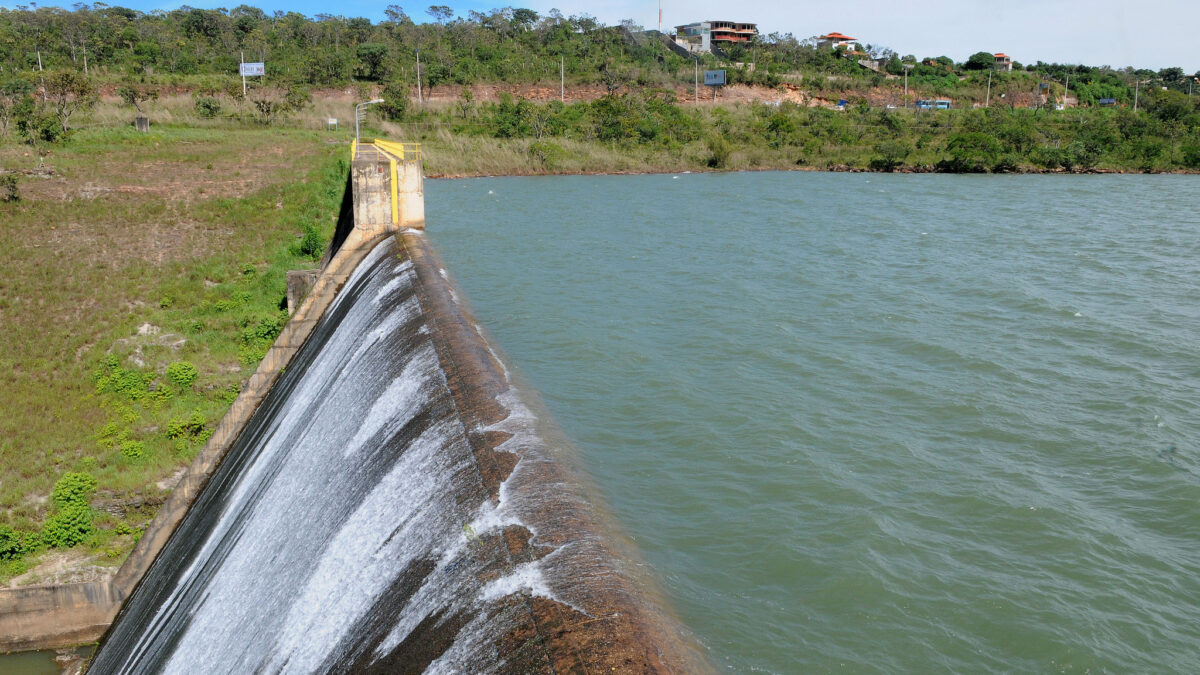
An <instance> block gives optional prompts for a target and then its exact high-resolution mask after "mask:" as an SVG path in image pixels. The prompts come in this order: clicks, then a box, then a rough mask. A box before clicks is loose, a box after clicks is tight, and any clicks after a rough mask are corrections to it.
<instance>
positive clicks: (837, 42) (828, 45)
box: [817, 33, 858, 51]
mask: <svg viewBox="0 0 1200 675" xmlns="http://www.w3.org/2000/svg"><path fill="white" fill-rule="evenodd" d="M857 41H858V38H852V37H850V36H849V35H842V34H841V33H830V34H828V35H822V36H820V37H818V38H817V46H818V47H822V48H825V49H837V48H838V47H845V48H846V49H849V50H851V51H853V50H854V43H855V42H857Z"/></svg>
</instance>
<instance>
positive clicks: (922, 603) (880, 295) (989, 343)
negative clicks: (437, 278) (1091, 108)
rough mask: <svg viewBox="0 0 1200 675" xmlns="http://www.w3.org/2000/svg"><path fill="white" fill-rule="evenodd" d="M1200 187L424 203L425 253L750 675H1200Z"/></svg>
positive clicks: (543, 187) (434, 194) (579, 185)
mask: <svg viewBox="0 0 1200 675" xmlns="http://www.w3.org/2000/svg"><path fill="white" fill-rule="evenodd" d="M1198 194H1200V183H1198V182H1197V179H1196V178H1194V177H1183V176H1084V177H1078V176H1076V177H1047V176H1026V177H1019V176H1018V177H1009V176H982V177H959V176H917V175H912V176H910V175H897V176H886V175H871V174H867V175H858V174H817V173H759V174H727V175H681V176H613V177H558V178H519V179H513V178H497V179H478V180H457V181H430V182H428V183H427V184H426V197H427V208H428V222H429V227H430V232H429V236H430V237H431V238H432V239H433V241H434V243H435V244H436V245H437V248H438V249H439V251H440V252H441V253H442V255H443V256H444V258H445V259H446V262H447V266H448V267H449V268H450V269H451V270H452V272H453V273H454V275H455V277H456V279H457V281H458V282H459V283H460V284H461V285H462V286H463V288H464V290H465V291H466V293H467V295H468V296H469V297H470V298H471V301H472V303H473V306H474V309H475V310H476V314H477V315H478V318H479V319H480V321H481V323H483V324H484V325H485V326H487V327H488V328H489V329H490V331H491V332H492V333H493V335H494V337H495V338H496V342H497V343H499V344H500V345H501V346H503V348H504V349H505V351H506V352H507V354H508V355H509V357H510V361H511V362H512V363H513V364H514V365H515V366H517V367H518V368H519V369H520V371H521V372H522V374H523V375H524V377H526V378H527V379H529V380H530V381H531V383H532V385H533V386H534V388H536V389H538V390H540V392H541V394H542V395H543V397H544V398H545V401H546V403H547V405H548V407H549V408H550V410H551V411H552V412H553V413H554V415H555V416H556V417H557V419H558V421H559V422H560V423H561V425H562V426H563V428H564V430H565V431H566V433H567V434H568V435H569V436H570V437H572V439H574V440H575V441H576V443H578V445H579V447H580V449H581V452H582V453H583V455H584V461H585V463H586V465H587V469H588V470H589V472H590V473H591V475H592V476H593V477H595V478H596V480H597V482H598V483H599V484H600V487H601V489H602V491H603V492H604V494H605V495H606V497H607V498H608V500H609V501H610V505H611V507H612V509H613V510H614V511H615V512H616V515H617V516H618V518H619V520H620V521H621V522H622V523H623V525H624V528H625V529H626V531H627V532H628V533H629V534H630V535H631V536H632V537H633V538H634V539H635V540H636V542H637V544H638V546H639V547H640V549H641V550H642V552H643V554H644V555H645V558H646V559H647V561H648V562H649V564H650V565H651V566H652V567H653V568H654V569H655V570H656V571H657V573H658V575H659V576H660V577H661V578H662V580H663V582H664V585H665V586H666V588H667V591H668V593H669V594H670V596H671V599H672V601H673V603H674V605H675V607H676V609H677V610H678V611H679V613H680V614H681V616H682V618H683V619H684V621H685V622H686V623H687V624H688V625H689V626H690V627H691V628H692V630H694V631H695V632H696V634H697V635H698V636H699V637H700V638H701V640H703V642H704V643H705V644H706V645H707V647H708V648H709V649H710V650H711V652H712V655H713V660H714V661H715V662H716V663H717V664H718V665H720V666H727V667H728V668H729V669H731V670H734V671H739V672H753V671H767V672H780V673H786V672H806V671H814V670H815V671H828V670H838V671H847V672H877V671H887V672H901V671H912V672H923V671H963V672H978V671H981V670H1003V671H1021V672H1033V671H1036V672H1055V671H1062V672H1089V671H1090V672H1102V671H1117V672H1121V671H1124V672H1131V671H1136V672H1172V671H1173V672H1191V671H1194V669H1195V668H1196V664H1197V663H1200V630H1198V629H1197V626H1200V514H1198V513H1197V511H1196V507H1197V504H1198V503H1200V433H1198V432H1200V418H1198V416H1197V414H1196V413H1197V408H1198V405H1200V343H1198V338H1200V236H1198V234H1200V217H1198V216H1197V215H1196V213H1195V212H1194V211H1193V210H1191V208H1190V206H1191V204H1192V203H1193V202H1194V200H1195V198H1196V196H1197V195H1198Z"/></svg>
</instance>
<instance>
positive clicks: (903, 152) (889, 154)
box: [871, 141, 912, 171]
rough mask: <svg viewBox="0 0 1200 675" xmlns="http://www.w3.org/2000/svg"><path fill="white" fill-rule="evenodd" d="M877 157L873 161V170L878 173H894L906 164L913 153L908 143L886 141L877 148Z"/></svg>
mask: <svg viewBox="0 0 1200 675" xmlns="http://www.w3.org/2000/svg"><path fill="white" fill-rule="evenodd" d="M875 152H876V153H878V154H877V155H876V157H874V158H873V159H872V160H871V168H872V169H874V170H876V171H894V170H895V169H896V167H898V166H901V165H903V164H904V159H905V158H906V157H908V155H909V153H911V152H912V148H910V147H909V146H908V144H907V143H904V142H901V141H884V142H882V143H879V144H878V145H876V146H875Z"/></svg>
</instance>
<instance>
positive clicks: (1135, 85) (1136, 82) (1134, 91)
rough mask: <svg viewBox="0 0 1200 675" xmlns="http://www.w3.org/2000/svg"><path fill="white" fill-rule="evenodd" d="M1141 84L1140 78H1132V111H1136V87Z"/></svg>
mask: <svg viewBox="0 0 1200 675" xmlns="http://www.w3.org/2000/svg"><path fill="white" fill-rule="evenodd" d="M1141 86H1142V81H1141V80H1134V82H1133V112H1137V104H1138V88H1139V87H1141Z"/></svg>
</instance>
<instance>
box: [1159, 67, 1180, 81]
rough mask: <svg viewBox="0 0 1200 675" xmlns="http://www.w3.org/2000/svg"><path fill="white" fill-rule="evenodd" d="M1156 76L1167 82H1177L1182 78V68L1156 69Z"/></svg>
mask: <svg viewBox="0 0 1200 675" xmlns="http://www.w3.org/2000/svg"><path fill="white" fill-rule="evenodd" d="M1158 76H1159V77H1161V78H1162V81H1163V82H1166V83H1167V84H1171V83H1172V82H1178V81H1180V80H1182V79H1183V68H1163V69H1162V70H1160V71H1158Z"/></svg>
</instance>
